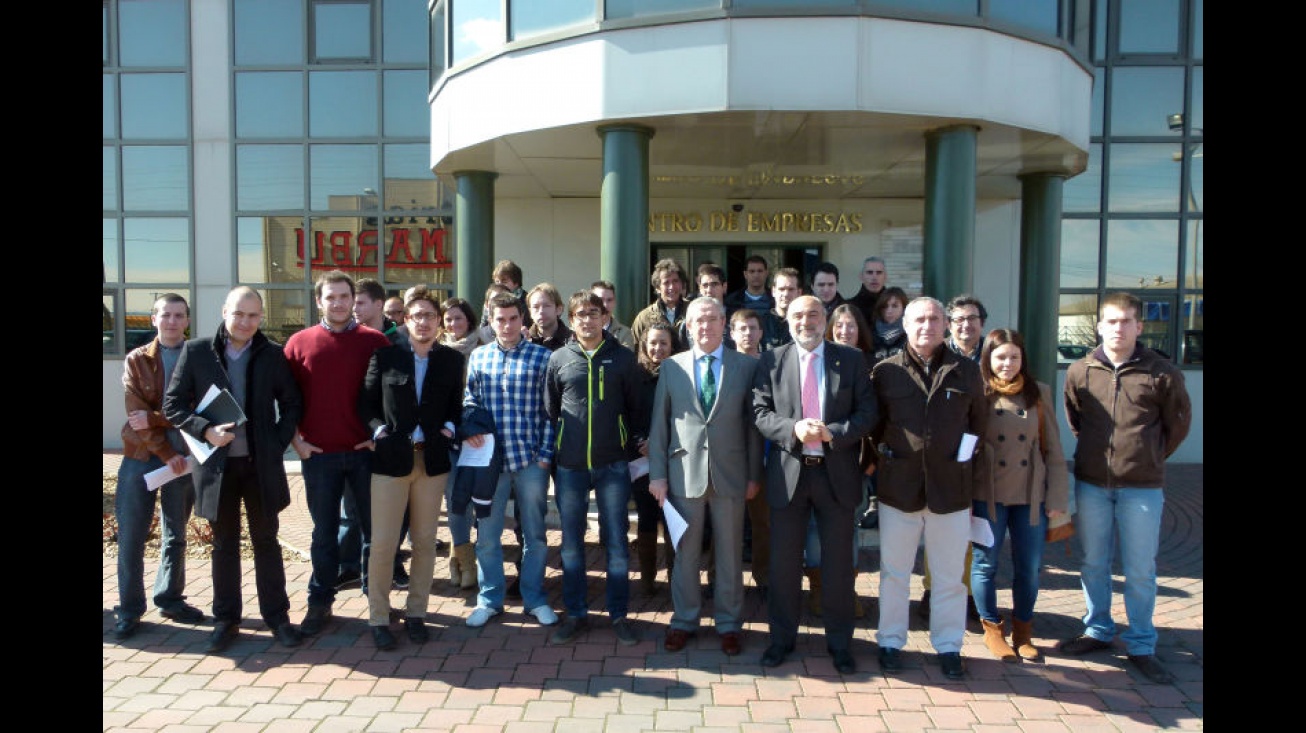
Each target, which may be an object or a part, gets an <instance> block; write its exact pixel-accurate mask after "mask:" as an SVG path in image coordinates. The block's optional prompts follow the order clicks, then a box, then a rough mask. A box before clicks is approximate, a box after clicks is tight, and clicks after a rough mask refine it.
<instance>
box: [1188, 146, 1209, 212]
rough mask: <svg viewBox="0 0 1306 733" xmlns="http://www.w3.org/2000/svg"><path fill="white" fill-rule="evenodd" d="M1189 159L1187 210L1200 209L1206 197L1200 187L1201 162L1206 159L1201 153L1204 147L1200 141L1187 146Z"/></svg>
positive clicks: (1204, 203) (1204, 204)
mask: <svg viewBox="0 0 1306 733" xmlns="http://www.w3.org/2000/svg"><path fill="white" fill-rule="evenodd" d="M1188 150H1189V153H1188V155H1189V160H1190V161H1191V162H1192V168H1191V169H1190V170H1189V171H1188V186H1189V188H1190V189H1191V190H1190V191H1189V192H1188V193H1189V196H1190V198H1189V200H1188V210H1189V211H1201V210H1202V208H1203V207H1205V206H1206V197H1205V196H1204V195H1203V191H1204V189H1203V187H1202V162H1203V161H1204V160H1206V156H1205V155H1204V154H1203V153H1204V152H1205V150H1206V147H1205V146H1204V145H1203V144H1202V143H1197V144H1195V145H1192V146H1189V149H1188Z"/></svg>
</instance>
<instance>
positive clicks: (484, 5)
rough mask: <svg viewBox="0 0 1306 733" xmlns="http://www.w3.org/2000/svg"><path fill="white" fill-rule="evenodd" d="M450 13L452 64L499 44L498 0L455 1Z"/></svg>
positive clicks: (500, 33) (501, 40)
mask: <svg viewBox="0 0 1306 733" xmlns="http://www.w3.org/2000/svg"><path fill="white" fill-rule="evenodd" d="M450 12H452V16H451V18H452V26H453V29H452V35H453V63H455V64H460V63H462V62H463V61H466V60H467V59H470V58H472V57H473V56H479V55H480V54H482V53H485V52H487V51H493V50H494V49H497V48H499V47H500V46H502V45H503V41H504V38H503V4H502V3H501V2H500V0H459V2H456V3H454V4H453V7H452V9H451V11H450Z"/></svg>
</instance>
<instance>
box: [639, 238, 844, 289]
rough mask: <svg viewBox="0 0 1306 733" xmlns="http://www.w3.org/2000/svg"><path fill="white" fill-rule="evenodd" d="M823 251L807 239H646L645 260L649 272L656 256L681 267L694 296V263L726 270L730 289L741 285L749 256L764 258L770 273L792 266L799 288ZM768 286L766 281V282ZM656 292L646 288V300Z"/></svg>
mask: <svg viewBox="0 0 1306 733" xmlns="http://www.w3.org/2000/svg"><path fill="white" fill-rule="evenodd" d="M824 253H825V244H824V243H818V244H814V243H811V242H754V243H750V244H735V243H732V242H675V243H671V242H662V243H658V242H650V243H649V255H650V257H651V259H650V260H649V263H648V270H649V272H650V273H651V272H653V265H654V264H655V263H656V262H657V261H658V260H660V259H663V258H666V257H670V258H671V259H673V260H675V261H676V262H677V263H679V264H680V266H681V267H683V268H685V273H686V274H687V275H688V276H689V288H688V290H689V294H691V295H697V294H698V286H697V277H696V275H697V273H698V266H699V265H701V264H703V263H704V262H713V263H716V264H718V265H720V266H721V269H723V270H725V271H726V290H727V292H733V291H735V290H740V289H742V288H743V287H744V263H745V261H746V260H747V259H748V258H749V257H751V256H753V255H761V256H763V257H765V258H766V262H767V267H768V269H769V271H770V272H775V271H776V270H777V269H779V268H781V267H792V268H794V269H795V270H798V271H799V272H801V273H802V274H803V289H804V290H807V289H808V288H807V284H808V283H809V282H810V281H811V274H810V273H811V272H812V271H813V270H815V269H816V266H817V265H818V264H820V263H821V258H822V256H823V255H824ZM767 287H768V288H769V287H770V283H768V284H767ZM655 298H657V293H656V292H654V291H653V290H652V287H651V286H650V288H649V300H648V302H650V303H651V302H653V300H654V299H655Z"/></svg>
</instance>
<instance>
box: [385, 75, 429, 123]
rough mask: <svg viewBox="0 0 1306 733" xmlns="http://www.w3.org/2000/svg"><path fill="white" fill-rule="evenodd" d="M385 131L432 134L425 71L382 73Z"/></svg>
mask: <svg viewBox="0 0 1306 733" xmlns="http://www.w3.org/2000/svg"><path fill="white" fill-rule="evenodd" d="M384 83H385V95H384V96H385V134H386V135H387V136H389V137H420V138H428V137H430V135H431V105H429V104H427V102H426V93H427V91H428V89H427V86H426V72H425V71H423V70H421V69H418V70H414V71H387V72H384Z"/></svg>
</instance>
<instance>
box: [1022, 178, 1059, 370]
mask: <svg viewBox="0 0 1306 733" xmlns="http://www.w3.org/2000/svg"><path fill="white" fill-rule="evenodd" d="M1065 182H1066V177H1065V174H1063V173H1031V174H1027V175H1023V176H1020V283H1019V287H1020V308H1019V312H1018V314H1017V315H1018V322H1019V324H1020V325H1019V329H1020V332H1021V334H1023V335H1024V336H1025V354H1026V355H1027V356H1028V357H1029V371H1030V373H1031V374H1033V375H1034V378H1035V379H1037V380H1038V381H1040V382H1044V383H1046V384H1049V385H1052V387H1053V389H1055V388H1056V384H1057V315H1058V313H1059V312H1060V303H1061V299H1060V297H1059V295H1058V291H1059V287H1060V283H1061V189H1062V186H1063V185H1064V184H1065Z"/></svg>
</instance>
